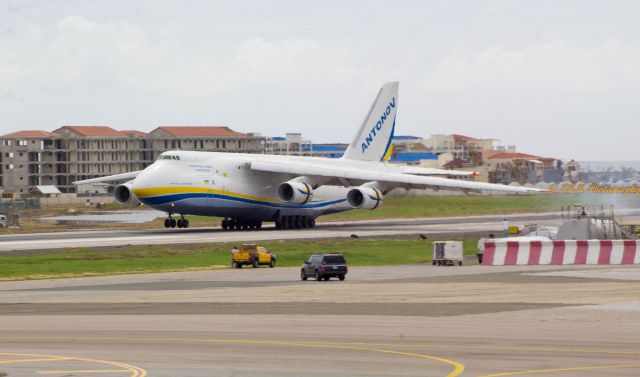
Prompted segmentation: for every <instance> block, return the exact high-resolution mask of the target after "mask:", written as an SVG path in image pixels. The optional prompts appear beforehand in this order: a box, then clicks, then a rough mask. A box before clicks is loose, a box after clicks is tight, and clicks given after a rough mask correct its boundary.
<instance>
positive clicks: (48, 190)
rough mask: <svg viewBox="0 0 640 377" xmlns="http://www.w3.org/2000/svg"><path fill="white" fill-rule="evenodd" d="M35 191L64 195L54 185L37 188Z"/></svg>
mask: <svg viewBox="0 0 640 377" xmlns="http://www.w3.org/2000/svg"><path fill="white" fill-rule="evenodd" d="M35 190H36V191H38V192H40V193H41V194H62V193H61V192H60V190H58V188H57V187H56V186H53V185H48V186H36V187H35Z"/></svg>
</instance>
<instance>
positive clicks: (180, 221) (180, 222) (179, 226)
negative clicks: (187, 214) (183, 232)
mask: <svg viewBox="0 0 640 377" xmlns="http://www.w3.org/2000/svg"><path fill="white" fill-rule="evenodd" d="M176 226H177V227H178V228H182V219H178V220H177V221H176Z"/></svg>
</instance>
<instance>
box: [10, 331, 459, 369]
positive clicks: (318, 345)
mask: <svg viewBox="0 0 640 377" xmlns="http://www.w3.org/2000/svg"><path fill="white" fill-rule="evenodd" d="M3 338H5V337H3ZM8 338H10V339H43V338H44V339H65V338H63V337H42V338H39V337H8ZM5 339H6V338H5ZM73 339H74V341H78V340H92V341H95V340H131V341H156V342H185V343H187V342H191V343H211V344H253V345H271V346H291V347H309V348H333V349H341V350H352V351H365V352H377V353H384V354H389V355H397V356H408V357H417V358H420V359H426V360H431V361H436V362H440V363H443V364H448V365H450V366H452V367H453V370H452V371H451V372H449V373H448V374H447V375H446V377H457V376H459V375H460V374H462V372H463V371H464V365H463V364H462V363H459V362H457V361H454V360H450V359H445V358H443V357H438V356H432V355H426V354H421V353H413V352H402V351H394V350H388V349H378V348H368V347H361V346H360V347H356V346H349V345H342V344H340V343H308V342H290V341H280V340H233V339H138V338H73ZM363 344H364V343H363ZM0 355H8V354H2V353H0ZM13 355H16V354H13ZM30 356H39V355H30ZM42 357H45V356H42ZM50 358H55V356H50ZM65 360H81V361H89V360H90V359H81V358H76V357H69V358H65ZM38 361H42V359H40V360H38ZM94 362H102V363H105V364H111V365H118V366H122V367H123V368H127V369H129V371H131V372H136V371H135V370H134V369H133V368H135V369H136V370H138V371H140V373H132V374H131V377H145V376H146V375H147V374H146V371H144V370H143V369H140V368H137V367H134V366H131V365H127V364H123V363H117V362H113V361H103V360H99V361H96V360H94ZM66 372H67V373H70V372H71V371H66ZM41 374H42V373H41Z"/></svg>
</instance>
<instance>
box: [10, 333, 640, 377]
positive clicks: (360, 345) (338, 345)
mask: <svg viewBox="0 0 640 377" xmlns="http://www.w3.org/2000/svg"><path fill="white" fill-rule="evenodd" d="M0 339H14V340H38V339H40V340H64V339H71V338H65V337H0ZM73 339H74V340H75V341H78V340H84V341H140V342H159V343H163V342H164V343H192V344H193V343H210V344H253V345H280V346H291V347H311V348H333V349H343V350H354V351H365V352H377V353H384V354H391V355H398V356H408V357H416V358H421V359H427V360H432V361H437V362H440V363H444V364H448V365H450V366H452V367H453V368H454V369H453V370H452V371H451V372H450V373H449V374H447V375H446V377H456V376H459V375H461V374H462V373H463V372H464V370H465V366H464V364H462V363H460V362H457V361H454V360H452V359H447V358H444V357H439V356H433V355H427V354H422V353H415V352H403V351H395V350H391V349H383V348H371V347H403V348H445V349H480V350H497V351H515V352H517V351H526V352H532V351H533V352H564V353H583V354H584V353H586V354H593V353H597V354H610V355H640V351H610V350H598V349H574V348H540V347H531V348H529V347H506V346H477V345H446V344H398V343H365V342H343V343H342V342H291V341H284V340H241V339H188V338H108V337H89V338H75V337H74V338H73ZM0 355H3V354H1V353H0ZM13 355H15V354H13ZM27 356H28V355H27ZM31 356H42V355H31ZM42 357H48V356H42ZM50 358H55V359H65V358H64V357H56V356H50ZM72 359H76V360H79V358H72ZM36 360H37V361H44V360H47V359H36ZM85 360H86V359H85ZM123 365H125V364H123ZM617 368H640V364H617V365H591V366H579V367H567V368H555V369H535V370H534V369H532V370H525V371H512V372H500V373H495V374H486V375H482V376H480V377H502V376H516V375H526V374H543V373H554V372H572V371H583V370H592V369H617ZM68 372H70V371H68ZM41 374H44V373H41ZM136 376H137V377H144V376H146V374H140V375H134V374H132V377H136Z"/></svg>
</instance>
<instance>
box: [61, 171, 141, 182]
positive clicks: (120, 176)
mask: <svg viewBox="0 0 640 377" xmlns="http://www.w3.org/2000/svg"><path fill="white" fill-rule="evenodd" d="M140 172H142V170H137V171H132V172H129V173H122V174H114V175H107V176H104V177H98V178H92V179H85V180H82V181H75V182H71V184H73V185H88V184H91V183H98V182H111V181H122V180H125V179H133V178H135V177H137V176H138V174H140Z"/></svg>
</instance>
